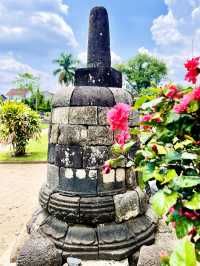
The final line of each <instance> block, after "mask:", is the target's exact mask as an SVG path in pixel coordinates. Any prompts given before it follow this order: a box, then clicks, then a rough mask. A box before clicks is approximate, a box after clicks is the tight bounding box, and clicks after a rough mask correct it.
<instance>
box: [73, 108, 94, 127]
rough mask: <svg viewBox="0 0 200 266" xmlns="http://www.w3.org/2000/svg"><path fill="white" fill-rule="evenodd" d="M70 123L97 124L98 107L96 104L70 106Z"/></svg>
mask: <svg viewBox="0 0 200 266" xmlns="http://www.w3.org/2000/svg"><path fill="white" fill-rule="evenodd" d="M69 124H74V125H97V107H96V106H82V107H70V110H69Z"/></svg>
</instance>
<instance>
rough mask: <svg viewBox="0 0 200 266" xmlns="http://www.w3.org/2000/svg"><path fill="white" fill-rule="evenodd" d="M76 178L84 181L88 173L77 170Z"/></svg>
mask: <svg viewBox="0 0 200 266" xmlns="http://www.w3.org/2000/svg"><path fill="white" fill-rule="evenodd" d="M76 177H77V178H79V179H84V178H86V172H85V170H84V169H77V170H76Z"/></svg>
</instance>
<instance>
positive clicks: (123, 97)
mask: <svg viewBox="0 0 200 266" xmlns="http://www.w3.org/2000/svg"><path fill="white" fill-rule="evenodd" d="M110 90H111V91H112V93H113V95H114V98H115V103H116V104H117V103H126V104H130V105H131V104H132V102H133V100H132V96H131V94H130V93H129V92H128V91H126V90H125V89H123V88H110Z"/></svg>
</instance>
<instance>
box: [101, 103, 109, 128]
mask: <svg viewBox="0 0 200 266" xmlns="http://www.w3.org/2000/svg"><path fill="white" fill-rule="evenodd" d="M110 109H111V108H110V107H98V124H99V125H102V126H106V125H108V121H107V114H108V112H109V110H110Z"/></svg>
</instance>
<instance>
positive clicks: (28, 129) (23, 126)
mask: <svg viewBox="0 0 200 266" xmlns="http://www.w3.org/2000/svg"><path fill="white" fill-rule="evenodd" d="M40 132H41V129H40V117H39V115H38V113H37V112H35V111H33V110H31V109H30V108H29V107H28V106H27V105H25V104H23V103H17V102H12V101H6V102H4V103H3V104H2V105H1V106H0V140H2V141H6V142H7V143H11V144H12V147H13V151H14V155H15V156H22V155H24V154H25V152H26V145H27V144H28V141H29V139H31V138H36V139H37V138H39V137H40Z"/></svg>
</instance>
